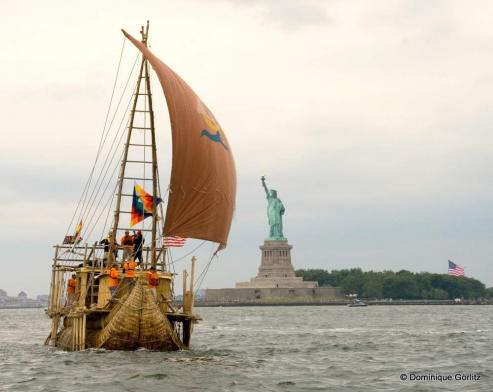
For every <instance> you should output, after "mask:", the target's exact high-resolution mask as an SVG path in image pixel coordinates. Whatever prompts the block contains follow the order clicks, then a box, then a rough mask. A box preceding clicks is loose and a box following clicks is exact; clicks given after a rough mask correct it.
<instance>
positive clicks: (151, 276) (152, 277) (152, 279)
mask: <svg viewBox="0 0 493 392" xmlns="http://www.w3.org/2000/svg"><path fill="white" fill-rule="evenodd" d="M147 283H148V286H147V287H149V288H150V289H151V292H152V295H154V298H157V290H156V287H157V285H158V283H159V275H158V274H157V272H156V268H154V267H151V269H150V271H148V272H147Z"/></svg>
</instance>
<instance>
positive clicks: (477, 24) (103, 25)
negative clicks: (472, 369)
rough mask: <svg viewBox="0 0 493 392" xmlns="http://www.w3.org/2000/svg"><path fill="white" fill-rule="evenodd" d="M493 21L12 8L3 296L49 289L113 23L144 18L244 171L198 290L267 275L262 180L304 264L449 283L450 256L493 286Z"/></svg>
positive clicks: (191, 6) (131, 5) (379, 14)
mask: <svg viewBox="0 0 493 392" xmlns="http://www.w3.org/2000/svg"><path fill="white" fill-rule="evenodd" d="M492 18H493V3H492V2H489V1H474V2H470V1H451V0H446V1H445V0H444V1H431V0H428V1H417V0H416V1H397V0H391V1H372V2H369V1H315V0H313V1H310V0H299V1H297V0H282V1H281V0H279V1H274V0H272V1H269V0H251V1H239V0H237V1H234V0H231V1H226V0H224V1H222V0H215V1H166V2H163V1H139V2H135V1H104V2H96V1H84V2H75V1H43V2H38V1H31V2H28V1H19V0H16V1H8V0H7V1H3V2H2V18H1V20H2V23H0V33H1V35H2V37H3V40H2V50H1V51H0V75H2V76H1V79H0V80H1V82H0V83H1V86H0V87H1V90H0V91H1V92H2V93H1V95H0V108H1V111H2V125H1V132H2V143H1V145H0V163H1V165H0V176H1V180H2V189H3V192H2V193H1V195H0V201H1V203H0V218H1V222H2V224H3V230H2V235H1V240H0V241H1V243H0V244H1V247H2V249H3V255H2V259H1V262H0V263H1V265H2V274H1V275H0V288H3V289H5V290H7V291H8V292H9V294H11V295H16V294H17V293H18V292H19V291H20V290H21V289H22V290H25V291H26V292H27V293H28V294H29V295H30V296H35V295H37V294H41V293H47V292H48V290H49V278H50V265H51V257H52V248H51V246H52V245H53V244H55V243H57V242H59V241H60V240H61V239H62V238H63V235H64V233H65V230H66V228H67V225H68V223H69V222H70V218H71V216H72V213H73V211H74V208H75V205H76V203H77V201H78V199H79V196H80V193H81V191H82V188H83V186H84V183H85V180H86V178H87V175H88V173H89V170H90V166H91V163H92V160H93V159H94V156H95V153H96V149H97V145H98V140H99V135H100V133H101V129H102V126H103V123H104V118H105V115H106V110H107V107H108V101H109V97H110V94H111V89H112V84H113V79H114V75H115V69H116V64H117V62H118V58H119V54H120V50H121V46H122V40H123V38H122V35H121V33H120V31H119V29H120V28H122V27H123V28H125V29H127V30H128V31H129V32H130V33H133V34H134V35H138V31H139V26H140V25H141V24H143V23H145V21H146V20H147V19H150V21H151V32H150V41H151V45H152V50H153V51H154V53H155V54H157V55H158V56H159V57H160V58H162V59H163V60H164V61H165V62H167V64H168V65H170V66H171V67H172V68H173V69H174V70H175V71H176V72H178V73H179V74H180V75H181V76H182V77H183V78H184V79H185V80H186V81H187V82H188V83H189V84H190V85H191V86H192V87H193V88H194V90H195V91H196V92H197V93H198V95H199V96H200V97H201V98H202V100H203V101H204V102H206V103H207V105H208V106H209V107H210V109H211V110H212V111H213V113H214V114H215V116H216V118H217V119H218V120H219V121H220V123H221V125H222V127H223V128H224V130H225V131H226V133H227V135H228V138H229V141H230V144H231V146H232V149H233V152H234V156H235V160H236V165H237V174H238V197H237V207H236V214H235V218H234V221H233V226H232V231H231V235H230V240H229V246H228V248H227V249H226V250H225V251H224V252H222V254H221V256H220V258H219V259H217V260H214V262H213V264H212V266H211V269H210V271H209V274H208V275H207V278H206V280H205V281H204V283H203V286H202V287H203V288H205V287H211V288H212V287H214V288H219V287H234V283H235V282H237V281H244V280H248V279H249V278H251V277H253V276H255V275H256V273H257V268H258V266H259V263H260V251H259V249H258V246H259V245H260V244H261V243H262V241H263V238H264V237H265V236H266V234H267V231H268V226H267V217H266V201H265V195H264V193H263V190H262V188H261V183H260V177H261V176H262V175H265V176H266V177H267V184H268V186H269V187H272V188H274V189H277V190H278V193H279V197H280V198H281V199H282V201H283V203H284V205H285V207H286V214H285V217H284V228H285V235H286V236H287V238H288V239H289V242H290V243H291V244H292V245H293V247H294V248H293V251H292V256H293V264H294V266H295V268H324V269H329V270H330V269H341V268H352V267H360V268H362V269H364V270H370V269H372V270H384V269H391V270H395V271H398V270H400V269H407V270H410V271H414V272H419V271H429V272H435V273H446V271H447V260H448V259H451V260H453V261H455V262H456V263H458V264H461V265H464V266H465V270H466V275H468V276H471V277H474V278H478V279H480V280H482V281H483V282H484V283H486V284H487V285H488V286H491V285H493V263H492V261H493V253H492V248H493V242H492V241H491V239H492V236H493V224H492V222H493V213H492V209H491V202H492V200H493V183H492V181H491V180H492V174H493V173H492V170H493V169H492V168H493V156H492V154H491V150H492V147H493V133H492V132H491V128H492V126H491V124H492V122H493V111H492V102H493V94H492V91H493V71H492V70H493V27H492V26H493V20H492ZM125 50H126V52H125V53H126V56H127V59H128V61H129V63H131V61H132V59H133V58H135V55H136V51H135V49H134V48H131V47H130V45H127V46H126V48H125ZM156 86H157V84H156ZM154 96H155V100H156V108H155V110H156V118H157V125H158V132H161V133H162V135H168V134H169V125H168V122H167V121H168V120H167V112H166V109H165V107H164V100H163V98H162V93H161V91H159V90H158V89H157V88H155V92H154ZM162 137H163V138H164V144H166V140H168V139H166V138H167V137H169V136H162ZM168 144H169V143H168ZM160 151H161V150H160ZM162 151H163V153H162V154H163V156H165V154H168V155H169V151H168V150H166V148H163V149H162ZM162 159H164V158H162ZM165 166H166V165H165V164H162V165H161V173H162V174H163V180H162V181H163V183H166V181H167V176H168V175H169V167H165ZM177 254H178V253H177ZM206 261H207V260H205V259H201V260H199V264H200V266H201V267H203V265H204V264H205V263H206ZM180 268H181V267H180Z"/></svg>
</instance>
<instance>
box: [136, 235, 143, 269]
mask: <svg viewBox="0 0 493 392" xmlns="http://www.w3.org/2000/svg"><path fill="white" fill-rule="evenodd" d="M144 241H145V240H144V237H143V236H142V231H140V230H139V231H138V232H137V234H135V235H134V260H139V265H140V264H141V263H142V248H143V247H144Z"/></svg>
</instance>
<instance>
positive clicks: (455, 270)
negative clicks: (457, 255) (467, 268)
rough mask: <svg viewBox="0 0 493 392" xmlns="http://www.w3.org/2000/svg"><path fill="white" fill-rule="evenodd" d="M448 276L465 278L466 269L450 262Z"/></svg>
mask: <svg viewBox="0 0 493 392" xmlns="http://www.w3.org/2000/svg"><path fill="white" fill-rule="evenodd" d="M448 274H449V275H454V276H464V267H463V266H462V265H458V264H455V263H454V262H453V261H450V260H449V261H448Z"/></svg>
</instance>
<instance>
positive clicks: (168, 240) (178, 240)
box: [164, 236, 187, 248]
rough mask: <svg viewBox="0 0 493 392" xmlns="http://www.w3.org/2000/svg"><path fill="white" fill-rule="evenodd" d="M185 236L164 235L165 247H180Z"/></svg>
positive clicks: (183, 242) (183, 243)
mask: <svg viewBox="0 0 493 392" xmlns="http://www.w3.org/2000/svg"><path fill="white" fill-rule="evenodd" d="M186 240H187V239H186V238H182V237H176V236H175V237H164V246H165V247H166V248H181V247H182V246H183V245H185V241H186Z"/></svg>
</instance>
